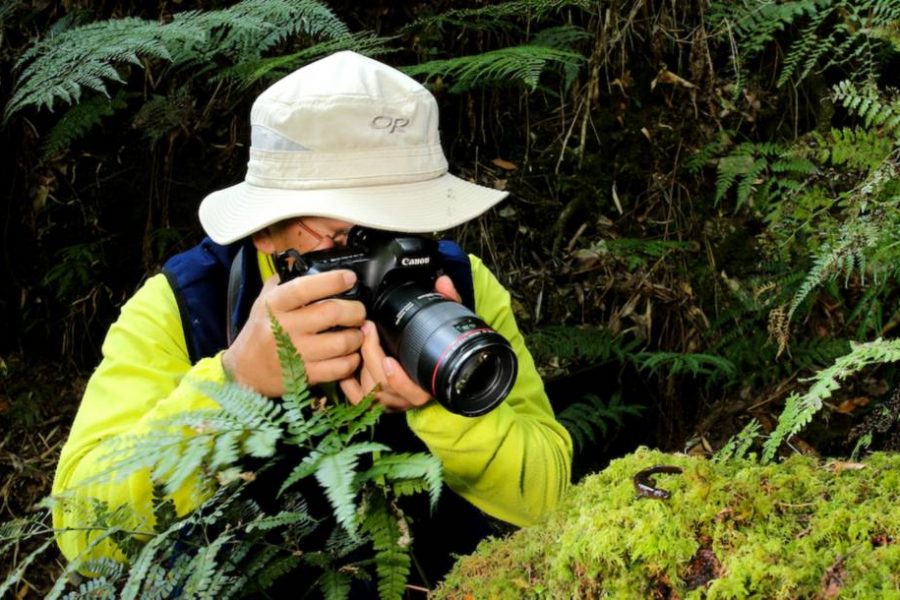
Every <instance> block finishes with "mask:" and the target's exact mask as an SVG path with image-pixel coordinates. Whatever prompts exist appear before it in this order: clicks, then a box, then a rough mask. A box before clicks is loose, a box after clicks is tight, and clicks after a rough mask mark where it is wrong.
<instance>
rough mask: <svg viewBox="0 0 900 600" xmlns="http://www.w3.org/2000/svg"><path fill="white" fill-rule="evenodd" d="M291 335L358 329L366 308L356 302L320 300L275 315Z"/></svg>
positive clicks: (363, 319) (364, 317) (364, 316)
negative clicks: (336, 329) (341, 328)
mask: <svg viewBox="0 0 900 600" xmlns="http://www.w3.org/2000/svg"><path fill="white" fill-rule="evenodd" d="M275 318H276V319H278V322H279V323H281V326H282V327H283V328H284V329H285V331H287V332H289V333H292V334H306V333H318V332H320V331H328V330H329V329H334V328H338V327H349V328H354V329H358V328H359V327H361V326H362V324H363V323H364V322H365V320H366V307H365V306H364V305H363V303H362V302H358V301H356V300H339V299H330V300H320V301H317V302H314V303H312V304H309V305H307V306H304V307H301V308H297V309H295V310H290V311H287V312H282V313H278V314H276V315H275Z"/></svg>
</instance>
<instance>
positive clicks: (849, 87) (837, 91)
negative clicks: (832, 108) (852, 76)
mask: <svg viewBox="0 0 900 600" xmlns="http://www.w3.org/2000/svg"><path fill="white" fill-rule="evenodd" d="M832 96H833V98H834V100H835V101H836V102H838V103H840V104H841V105H842V106H843V107H844V108H846V109H847V110H848V111H850V112H851V113H853V114H854V115H856V116H858V117H860V118H861V119H862V120H863V123H864V124H865V127H866V128H870V127H878V128H881V129H882V130H883V131H884V132H885V133H886V134H887V135H890V136H893V137H895V138H900V99H897V98H894V99H892V100H882V98H881V96H880V92H879V90H878V88H876V87H875V86H874V85H872V84H869V85H866V86H864V87H863V88H859V87H857V85H856V84H855V83H853V82H852V81H850V80H846V79H845V80H844V81H841V82H840V83H837V84H835V85H834V87H832Z"/></svg>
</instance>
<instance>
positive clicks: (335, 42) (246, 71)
mask: <svg viewBox="0 0 900 600" xmlns="http://www.w3.org/2000/svg"><path fill="white" fill-rule="evenodd" d="M389 41H390V38H384V37H381V36H378V35H375V34H374V33H372V32H370V31H360V32H356V33H349V34H346V35H342V36H340V37H336V38H334V39H329V40H325V41H321V42H319V43H317V44H314V45H312V46H310V47H309V48H304V49H302V50H300V51H298V52H294V53H291V54H283V55H279V56H271V57H260V58H256V59H252V58H247V59H244V60H242V61H241V62H240V63H237V64H235V65H232V66H228V67H225V68H223V69H221V70H220V71H219V72H218V73H216V74H215V75H214V76H213V80H214V81H228V82H230V83H232V84H233V86H234V88H235V90H236V91H238V92H240V91H245V90H248V89H249V88H250V87H252V86H253V85H254V84H256V83H258V82H260V81H272V80H275V79H278V78H280V77H283V76H284V75H287V74H288V73H290V72H292V71H294V70H295V69H298V68H300V67H302V66H303V65H305V64H307V63H309V62H311V61H313V60H317V59H319V58H322V57H324V56H328V55H329V54H333V53H335V52H340V51H341V50H352V51H354V52H357V53H358V54H363V55H365V56H372V57H374V56H382V55H385V54H388V53H390V52H393V51H394V50H393V49H391V48H390V47H389V46H388V42H389Z"/></svg>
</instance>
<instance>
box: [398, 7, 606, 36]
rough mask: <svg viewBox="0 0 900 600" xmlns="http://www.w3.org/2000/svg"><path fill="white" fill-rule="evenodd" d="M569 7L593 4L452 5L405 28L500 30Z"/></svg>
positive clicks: (587, 8) (408, 29)
mask: <svg viewBox="0 0 900 600" xmlns="http://www.w3.org/2000/svg"><path fill="white" fill-rule="evenodd" d="M566 8H575V9H580V10H591V9H592V8H594V7H593V5H592V3H591V2H589V1H588V0H511V1H510V2H496V3H491V4H488V5H486V6H479V7H477V8H454V9H450V10H448V11H444V12H441V13H439V14H435V15H429V16H426V17H422V18H419V19H417V20H415V21H413V22H412V23H410V24H409V25H407V26H406V28H405V29H406V30H407V31H413V30H420V29H426V28H428V27H438V28H443V27H447V26H450V27H464V28H466V29H469V30H476V31H477V30H488V31H497V30H503V29H509V28H513V27H516V26H517V24H521V23H523V22H527V21H531V20H535V21H539V20H542V19H544V18H546V17H547V16H548V15H550V14H553V13H556V12H559V11H561V10H563V9H566ZM519 26H521V25H519Z"/></svg>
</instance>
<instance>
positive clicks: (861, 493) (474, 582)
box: [434, 449, 900, 600]
mask: <svg viewBox="0 0 900 600" xmlns="http://www.w3.org/2000/svg"><path fill="white" fill-rule="evenodd" d="M656 465H672V466H677V467H680V468H682V469H683V473H682V474H671V475H656V476H655V478H656V485H657V486H658V487H659V488H664V489H666V490H668V491H670V492H671V497H670V498H669V499H667V500H660V499H653V498H644V497H640V498H639V497H638V496H637V494H636V492H635V488H634V485H633V482H632V477H633V476H634V475H635V473H637V472H638V471H641V470H643V469H646V468H649V467H652V466H656ZM898 501H900V454H883V453H881V454H873V455H872V456H870V457H869V458H867V459H866V460H865V462H864V463H862V464H855V463H854V464H850V463H840V462H832V463H830V464H829V463H822V462H821V461H816V460H814V459H812V458H808V457H802V456H795V457H793V458H791V459H789V460H787V461H785V462H783V463H781V464H774V465H765V466H761V465H759V464H757V463H755V462H752V461H746V460H741V461H738V460H734V461H728V462H723V463H714V462H710V461H707V460H704V459H701V458H693V457H689V456H683V455H671V454H664V453H661V452H656V451H652V450H646V449H640V450H638V451H637V452H636V453H634V454H632V455H630V456H627V457H625V458H622V459H620V460H616V461H614V462H613V463H611V464H610V466H609V467H608V468H607V469H606V470H604V471H603V472H601V473H599V474H596V475H592V476H590V477H587V478H585V479H584V480H583V481H582V482H581V483H579V484H578V485H577V486H575V487H574V488H573V489H572V491H571V493H570V494H569V495H568V497H567V499H566V500H565V501H564V502H563V504H562V505H561V506H560V509H559V510H557V511H556V512H555V513H554V514H553V515H551V516H550V517H549V518H548V519H547V520H546V521H545V522H544V523H543V524H541V525H539V526H535V527H530V528H526V529H522V530H520V531H518V532H516V533H514V534H512V535H511V536H509V537H508V538H505V539H491V540H487V541H485V542H483V543H482V544H481V545H480V546H479V547H478V549H477V551H476V552H475V553H474V554H472V555H469V556H465V557H462V558H461V559H460V560H459V561H458V562H457V564H456V566H455V567H454V569H453V570H452V571H451V572H450V574H449V575H448V576H447V578H446V579H445V581H444V582H443V583H442V585H441V586H440V588H439V589H438V590H437V591H436V593H435V595H434V597H435V598H452V599H457V598H458V599H462V598H474V599H476V600H482V599H487V598H502V599H506V598H509V599H516V600H519V599H521V598H552V599H556V598H565V599H570V598H578V599H582V598H668V599H675V598H679V599H689V598H695V599H696V598H707V599H713V598H717V599H723V598H766V599H770V598H790V599H792V600H793V599H797V598H810V599H813V598H815V599H828V598H841V599H844V598H866V599H870V598H898V599H900V506H898Z"/></svg>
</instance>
